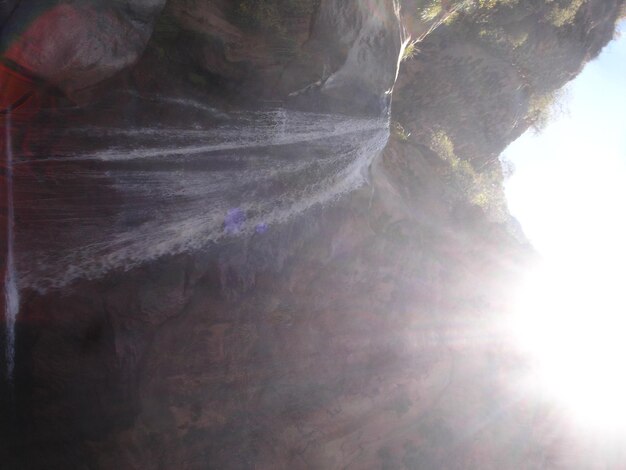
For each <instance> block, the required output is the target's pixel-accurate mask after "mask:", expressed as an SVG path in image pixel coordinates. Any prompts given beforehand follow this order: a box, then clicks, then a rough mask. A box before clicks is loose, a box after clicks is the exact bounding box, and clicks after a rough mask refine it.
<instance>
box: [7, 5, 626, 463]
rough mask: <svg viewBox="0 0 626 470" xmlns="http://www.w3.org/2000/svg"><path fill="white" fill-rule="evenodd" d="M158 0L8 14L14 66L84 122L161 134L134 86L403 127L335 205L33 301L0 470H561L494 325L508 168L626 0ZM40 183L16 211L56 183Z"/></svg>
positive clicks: (34, 143)
mask: <svg viewBox="0 0 626 470" xmlns="http://www.w3.org/2000/svg"><path fill="white" fill-rule="evenodd" d="M163 3H164V2H161V1H131V0H127V1H124V2H122V1H118V2H106V3H104V2H99V1H92V2H87V1H84V2H81V1H74V2H65V1H55V2H48V3H45V4H44V3H41V6H42V9H40V10H37V9H34V8H32V7H29V6H27V5H28V2H19V1H18V2H3V3H2V4H1V5H2V6H1V8H0V20H1V21H2V25H3V26H2V38H3V51H4V56H3V58H4V59H9V62H6V63H8V65H7V67H10V70H12V72H13V73H15V72H16V70H15V65H14V64H15V63H17V64H18V65H20V66H21V67H23V68H24V69H27V70H28V71H29V72H31V73H32V74H33V75H34V76H36V78H37V79H39V80H43V81H44V82H45V83H46V86H48V85H49V86H50V87H51V88H54V89H55V91H54V93H55V96H57V98H56V99H58V100H59V102H58V103H57V104H56V106H62V105H63V104H64V103H65V105H66V106H70V104H71V102H72V101H73V102H79V103H80V104H81V105H82V106H79V107H78V109H75V108H74V105H72V106H71V109H70V111H71V112H72V113H78V114H70V115H71V116H73V117H72V119H76V121H75V122H81V123H88V124H90V125H96V124H98V125H100V124H102V123H103V122H104V123H106V124H111V123H113V124H117V123H118V122H117V121H116V118H115V115H116V114H119V115H124V116H126V117H127V116H131V118H129V119H131V121H130V122H131V123H134V125H136V124H137V123H138V122H140V123H141V122H145V121H146V120H147V121H150V120H156V119H157V116H156V114H157V113H152V112H146V111H143V112H142V111H141V110H138V109H137V107H136V105H137V103H139V102H142V101H141V100H139V99H134V98H132V99H131V98H129V96H131V97H137V96H140V97H142V99H143V100H147V101H150V100H151V99H153V97H154V96H163V95H167V96H168V97H170V98H171V99H172V100H174V101H171V102H169V103H173V102H180V100H183V99H188V100H191V99H193V100H196V101H194V102H197V100H200V101H201V102H202V103H203V106H206V107H208V106H215V107H216V108H220V109H221V110H222V111H226V112H231V111H233V110H235V109H240V108H245V107H247V108H251V107H252V108H258V107H262V106H264V105H266V104H267V102H268V101H269V102H271V103H272V104H274V105H275V104H276V103H277V102H279V103H280V104H281V105H285V106H290V107H295V108H298V109H305V110H309V111H318V112H319V111H332V112H341V113H347V114H354V115H364V114H381V113H383V114H384V113H390V119H391V121H392V127H391V129H392V136H391V138H390V139H389V143H388V145H387V147H386V148H385V150H384V152H383V153H382V154H381V155H380V156H378V157H377V158H376V159H375V160H374V162H373V163H372V165H371V167H370V169H369V172H368V174H367V175H365V176H366V179H367V181H368V183H367V184H366V185H364V186H363V187H361V188H360V189H358V190H356V191H353V192H351V193H350V194H349V195H346V196H343V197H341V198H339V199H338V200H335V201H333V203H332V204H327V205H323V206H316V207H314V208H313V209H311V210H309V211H307V212H306V213H305V214H304V215H301V216H299V217H297V218H294V219H293V220H289V221H286V222H284V223H282V224H276V225H275V226H271V227H268V228H267V230H266V229H265V228H264V229H263V230H260V231H257V232H256V233H255V234H254V235H253V236H251V237H230V238H226V239H224V240H221V241H220V242H219V243H215V244H210V246H206V247H203V248H202V249H200V250H194V251H193V252H187V253H183V254H178V255H175V256H163V257H161V258H159V259H157V260H156V261H151V262H149V263H146V264H143V265H141V266H139V267H135V268H133V269H130V270H128V271H121V270H118V271H110V272H108V273H107V274H106V275H105V276H103V277H101V278H98V279H91V280H88V279H83V280H79V281H77V282H75V283H73V284H72V285H71V286H69V287H67V288H64V289H62V290H54V289H52V290H49V291H47V292H44V293H41V292H37V291H34V290H29V289H24V291H23V292H22V293H21V295H22V298H21V306H20V314H19V320H18V325H17V351H16V369H15V377H14V383H13V384H12V385H11V384H9V383H5V384H4V385H3V388H2V394H1V396H0V397H1V398H2V400H1V408H2V411H1V414H0V417H1V418H2V424H1V425H0V426H1V427H2V429H1V432H2V434H3V436H4V438H3V439H2V443H3V444H2V445H3V447H0V461H1V462H2V464H3V468H15V469H44V468H45V469H57V468H58V469H66V468H88V469H91V468H93V469H111V468H118V469H152V468H154V469H178V468H181V469H206V468H215V469H227V468H228V469H249V468H259V469H280V468H284V469H299V468H303V469H304V468H314V469H334V468H353V469H370V468H371V469H375V468H381V469H396V468H398V469H402V468H407V469H413V468H427V469H439V468H441V469H444V468H446V469H455V468H458V469H461V468H463V469H474V468H475V469H479V468H480V469H489V468H493V469H506V468H511V469H513V468H558V467H557V466H556V465H557V463H553V460H554V459H556V460H558V458H559V455H560V454H562V453H563V452H567V451H568V450H567V449H565V448H563V447H562V446H563V440H562V439H561V440H559V438H561V437H562V436H559V435H558V433H557V432H555V429H558V420H557V419H556V418H554V416H553V415H552V414H551V413H550V410H547V409H545V408H544V407H543V406H542V405H538V404H536V403H533V402H532V400H530V399H528V397H524V396H520V395H519V391H518V390H516V383H517V382H516V380H517V377H518V375H517V374H518V373H519V372H520V371H521V370H523V368H524V364H523V361H521V360H520V359H519V358H518V357H516V356H515V355H514V354H512V353H511V352H510V351H509V350H508V349H507V346H506V342H505V339H504V338H503V337H502V335H501V332H500V331H499V330H498V317H499V315H501V314H502V313H503V312H504V311H505V310H506V303H507V299H508V298H509V293H510V290H511V289H512V286H513V285H514V281H515V279H516V278H517V277H518V276H519V275H520V272H522V270H523V269H524V267H525V266H527V265H528V264H530V263H532V260H533V257H534V254H533V250H532V248H531V247H529V246H528V244H527V243H526V242H525V241H524V238H523V235H522V234H520V233H519V231H518V230H515V222H514V221H513V220H511V218H510V216H509V215H508V213H507V211H506V207H505V205H504V203H503V200H502V187H501V184H502V171H501V169H500V163H499V161H498V158H497V157H498V155H499V154H500V153H501V151H502V150H503V149H504V148H505V146H506V145H507V144H508V143H510V142H511V141H512V140H514V139H515V138H517V137H518V136H519V135H521V134H522V133H523V132H524V131H525V130H526V129H528V128H529V126H531V125H533V123H534V122H535V121H536V120H537V119H538V111H537V109H536V107H537V106H536V103H537V102H540V101H541V99H540V98H542V97H544V96H547V95H550V94H551V93H553V92H554V91H555V90H557V89H558V88H560V87H561V86H563V85H564V84H565V83H566V82H567V81H568V80H570V79H571V78H573V77H574V76H575V75H576V73H578V72H579V71H580V70H581V67H582V66H583V65H584V64H585V63H586V61H588V60H590V59H591V58H593V57H594V56H595V55H597V54H598V52H599V51H600V50H601V48H602V47H603V46H604V45H605V44H606V43H607V42H608V41H609V40H610V39H611V37H612V34H613V30H614V27H615V22H616V19H617V17H618V15H619V11H620V8H621V5H622V3H623V2H622V1H621V0H620V1H618V0H587V1H586V2H580V3H581V6H579V8H577V9H575V11H574V12H573V13H572V15H571V17H567V21H566V22H564V23H561V20H560V17H558V18H557V17H555V16H554V14H555V11H557V10H555V9H554V7H555V5H554V2H525V1H524V0H519V1H508V2H507V1H493V2H483V1H480V2H475V3H476V4H474V3H473V2H464V3H463V5H461V6H463V8H460V5H459V4H457V3H455V2H445V1H441V2H430V3H428V2H421V1H417V0H416V1H408V0H407V1H405V2H401V3H402V4H400V3H396V2H394V1H391V0H367V1H357V0H350V1H346V0H343V1H342V0H320V1H295V0H292V1H288V0H265V1H260V0H258V1H253V0H242V1H237V2H229V1H222V0H215V1H211V0H195V1H192V0H169V1H168V2H167V4H166V5H165V6H164V5H163ZM557 3H558V4H559V5H560V6H561V7H563V8H564V6H563V5H565V3H567V2H564V1H563V2H557ZM570 3H572V2H570ZM15 4H17V6H15ZM561 4H563V5H561ZM485 5H487V6H485ZM44 6H45V8H44ZM162 8H163V10H162V12H161V9H162ZM558 11H561V10H558ZM159 12H161V13H160V14H159ZM153 30H154V33H152V31H153ZM410 38H414V39H419V42H417V43H415V44H414V46H413V47H415V48H416V51H415V52H414V55H412V56H411V54H407V53H406V52H404V56H405V57H404V59H405V60H404V61H402V62H400V57H399V56H400V55H401V54H403V51H406V48H405V46H406V45H407V44H408V41H409V40H410ZM44 44H45V47H43V46H44ZM42 47H43V49H42ZM19 71H20V69H18V70H17V73H19ZM16 80H17V81H19V80H21V79H18V78H15V76H14V75H11V77H9V75H8V73H7V74H4V75H2V76H1V77H0V90H3V92H4V96H9V92H10V93H14V94H15V96H16V97H18V98H19V96H18V95H20V94H21V93H22V92H23V90H24V89H27V88H28V86H30V85H27V84H25V83H26V82H24V81H19V86H18V85H16ZM25 87H26V88H25ZM51 88H49V87H48V88H45V89H44V90H43V91H42V90H41V89H39V91H38V93H44V94H45V93H52V92H51V91H50V89H51ZM15 90H18V91H15ZM120 91H123V92H124V93H119V92H120ZM59 95H61V96H59ZM11 96H13V95H11ZM20 96H21V95H20ZM29 96H30V95H29ZM392 97H393V98H392ZM102 100H105V103H106V108H107V110H108V111H110V109H113V110H114V112H113V115H114V116H113V117H112V116H111V114H110V113H105V114H104V117H103V115H102V113H100V111H98V110H100V109H101V106H100V107H99V105H101V103H102ZM176 100H178V101H176ZM6 101H7V103H8V104H6V107H9V105H14V104H15V103H17V101H15V100H8V99H7V100H6ZM3 103H4V101H3ZM28 103H29V102H26V104H27V105H28ZM59 103H60V104H59ZM89 103H91V104H89ZM30 106H31V108H33V109H31V110H30V111H28V112H26V111H25V110H24V109H20V112H22V113H23V116H24V118H23V119H17V118H19V113H18V116H17V118H16V123H15V127H14V131H13V132H14V133H15V140H16V146H17V147H19V148H20V151H21V152H22V154H23V156H26V157H28V158H32V159H41V158H42V157H45V156H48V154H49V153H51V154H54V152H60V151H62V149H63V148H64V147H66V146H71V145H86V146H89V145H90V142H87V143H86V144H85V142H84V141H83V140H81V139H79V138H77V137H75V136H72V135H71V134H68V133H59V131H58V127H56V125H57V124H58V122H54V119H50V115H49V114H45V113H44V114H41V113H40V112H39V110H38V107H37V106H38V104H37V103H34V102H33V103H31V104H30ZM172 107H173V105H172ZM15 108H16V109H15V111H17V109H18V107H15ZM148 109H152V108H148ZM155 109H159V113H163V115H165V116H166V122H170V123H178V124H179V125H180V123H181V122H184V123H186V120H189V121H190V122H193V117H195V115H194V114H193V112H192V111H190V110H189V109H188V108H185V109H186V110H185V112H184V113H177V112H176V111H175V110H168V111H162V109H161V108H155ZM64 112H67V110H65V111H64ZM33 115H34V116H35V117H32V116H33ZM60 115H62V116H64V114H60ZM53 116H54V115H53ZM158 117H159V118H162V117H163V116H162V115H159V116H158ZM132 119H136V121H132ZM215 119H219V117H217V118H215ZM3 122H4V123H6V119H5V121H3ZM72 122H74V121H72ZM121 122H122V124H123V125H126V124H125V121H123V120H121ZM5 140H6V139H5ZM5 144H6V142H5V141H4V140H3V145H5ZM94 165H95V164H94ZM118 165H120V166H123V165H124V163H118ZM127 165H129V164H127ZM129 167H131V165H129ZM37 168H39V169H35V170H33V175H34V176H33V177H32V178H31V177H30V176H29V178H28V179H26V178H24V181H28V182H29V183H28V184H31V185H33V186H32V187H31V188H29V187H24V188H21V190H20V191H21V193H18V197H20V196H19V195H20V194H21V197H23V198H24V199H23V200H24V201H29V199H28V197H29V196H28V195H29V194H30V192H29V191H31V190H32V191H34V190H33V189H32V188H34V187H37V189H38V190H39V191H41V194H44V195H49V194H52V193H53V192H54V191H60V190H59V189H58V186H59V184H58V182H57V180H54V181H53V182H52V183H50V180H49V179H46V178H47V177H46V171H47V170H46V168H47V167H46V166H45V165H42V166H40V167H37ZM67 169H68V171H76V172H79V173H80V172H81V171H87V170H89V169H91V167H89V166H71V165H70V164H69V163H68V167H67ZM131 169H132V167H131ZM22 171H26V170H22ZM59 181H61V179H60V178H59ZM44 183H45V184H44ZM46 185H47V186H46ZM44 186H45V187H44ZM42 187H43V189H42ZM2 190H3V191H4V190H5V189H4V186H3V188H2ZM114 202H115V201H113V203H114ZM42 203H44V202H42V201H32V202H31V206H32V207H31V211H30V212H29V211H26V212H24V213H23V214H22V216H21V217H22V218H21V219H20V214H18V216H17V219H16V221H15V223H16V225H17V226H19V224H25V225H27V224H28V223H29V219H28V217H29V216H32V215H33V214H35V215H36V211H37V210H36V205H37V204H42ZM88 205H89V204H88V203H87V204H86V205H85V208H84V211H85V213H87V214H89V216H90V217H92V216H93V214H91V212H90V211H89V207H88ZM26 206H27V204H26V203H24V207H26ZM107 207H108V206H107ZM132 223H133V221H129V222H128V224H129V225H130V224H132ZM6 224H7V222H6V218H3V226H6ZM43 230H45V227H42V231H43ZM3 243H4V241H3ZM33 262H36V260H33ZM3 264H4V262H3ZM3 349H4V348H3ZM551 466H552V467H551Z"/></svg>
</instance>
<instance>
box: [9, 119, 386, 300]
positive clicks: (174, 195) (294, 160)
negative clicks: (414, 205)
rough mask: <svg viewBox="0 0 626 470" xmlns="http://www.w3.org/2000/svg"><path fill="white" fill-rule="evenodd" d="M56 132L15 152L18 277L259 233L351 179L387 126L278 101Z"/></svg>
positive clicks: (131, 262)
mask: <svg viewBox="0 0 626 470" xmlns="http://www.w3.org/2000/svg"><path fill="white" fill-rule="evenodd" d="M207 121H208V118H207ZM63 132H64V137H63V139H62V145H60V146H59V145H58V146H57V148H56V150H54V152H53V154H49V155H43V156H41V155H40V156H38V157H40V158H38V159H33V158H32V157H28V156H24V155H16V156H15V158H16V162H15V163H16V171H15V190H16V200H17V203H16V211H17V213H18V214H19V217H20V223H19V224H18V226H17V227H16V231H17V235H18V237H17V239H18V246H17V249H16V253H17V263H18V265H19V267H20V270H19V273H18V277H19V286H20V288H32V289H36V290H39V291H46V290H48V289H50V288H61V287H63V286H66V285H68V284H69V283H71V282H73V281H75V280H77V279H80V278H88V279H94V278H98V277H100V276H102V275H104V274H105V273H107V272H109V271H111V270H128V269H130V268H133V267H135V266H137V265H139V264H141V263H144V262H147V261H151V260H155V259H157V258H159V257H162V256H165V255H172V254H179V253H183V252H187V251H191V250H196V249H201V248H203V247H205V246H207V245H209V244H212V243H218V242H219V241H221V240H222V239H224V238H228V237H244V236H259V234H262V233H265V232H266V231H267V230H268V229H269V228H271V227H272V226H275V225H280V224H282V223H284V222H287V221H289V220H291V219H293V217H295V216H297V215H298V214H301V213H303V212H304V211H306V210H308V209H310V208H312V207H314V206H319V205H323V204H327V203H329V202H331V201H332V200H334V199H336V198H338V197H339V196H341V195H342V194H345V193H347V192H349V191H351V190H353V189H355V188H357V187H358V186H359V185H361V184H362V183H363V182H364V175H365V174H366V170H367V168H368V167H369V165H370V163H371V162H372V160H373V159H374V157H375V156H376V155H378V154H379V153H380V152H381V151H382V149H383V148H384V146H385V145H386V142H387V139H388V137H389V129H388V122H387V120H386V119H378V118H355V117H348V116H341V115H330V114H316V113H304V112H297V111H290V110H284V109H282V110H278V111H262V112H261V111H259V112H239V113H233V114H231V115H230V116H229V117H228V118H227V119H222V120H221V121H218V122H217V123H216V122H215V120H213V121H211V124H210V125H202V124H197V123H196V124H193V125H185V126H180V125H179V126H177V127H172V126H168V125H150V126H143V127H135V126H117V127H111V126H100V125H92V126H82V127H71V126H70V127H68V128H67V129H65V130H64V131H63ZM80 139H83V141H85V142H88V145H89V149H88V150H86V149H85V146H81V145H76V147H73V146H74V144H72V143H71V142H76V141H80ZM68 142H69V143H68ZM77 149H80V150H77Z"/></svg>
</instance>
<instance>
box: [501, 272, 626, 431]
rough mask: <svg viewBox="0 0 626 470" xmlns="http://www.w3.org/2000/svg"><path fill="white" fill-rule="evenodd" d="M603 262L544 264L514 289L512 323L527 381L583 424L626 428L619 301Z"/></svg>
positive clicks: (623, 324) (625, 325)
mask: <svg viewBox="0 0 626 470" xmlns="http://www.w3.org/2000/svg"><path fill="white" fill-rule="evenodd" d="M618 278H619V276H618V273H617V272H615V270H614V269H613V268H611V266H610V265H609V263H606V264H605V266H602V267H600V266H597V265H594V264H592V263H586V264H579V265H577V266H575V267H574V266H572V265H571V264H570V265H565V264H563V265H561V267H556V266H554V265H551V266H543V267H542V268H541V269H538V270H536V271H535V272H533V273H530V274H529V276H528V278H527V279H526V282H525V283H524V285H523V287H522V288H521V289H520V291H519V294H518V295H519V297H518V299H517V306H516V309H515V314H514V317H513V322H512V324H511V327H512V332H513V337H514V339H515V341H516V342H517V346H518V347H519V348H520V349H521V350H522V352H523V353H524V354H525V355H526V357H527V358H528V359H529V360H530V362H531V365H532V367H531V371H532V373H531V376H530V380H529V382H530V383H529V385H530V386H531V387H532V388H533V389H534V390H535V391H537V392H538V393H540V394H541V395H542V396H543V397H545V398H548V399H549V400H552V401H554V402H555V403H556V404H558V405H560V406H562V407H564V408H565V409H566V411H567V413H568V415H569V416H570V417H571V418H572V419H573V420H574V421H575V422H576V424H578V425H580V426H581V427H583V428H584V429H587V430H589V431H593V432H594V433H598V432H602V433H605V432H606V433H612V434H616V433H619V434H620V435H624V433H626V403H625V402H624V396H626V376H625V375H624V374H623V371H624V363H623V361H624V358H625V357H626V341H624V331H625V330H626V318H625V317H624V312H625V311H626V309H625V308H624V307H625V301H624V298H623V295H622V292H621V291H620V290H619V288H618V286H617V285H615V284H616V283H614V284H613V283H611V282H607V279H618Z"/></svg>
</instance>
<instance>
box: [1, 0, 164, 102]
mask: <svg viewBox="0 0 626 470" xmlns="http://www.w3.org/2000/svg"><path fill="white" fill-rule="evenodd" d="M17 3H18V4H17V5H16V6H14V8H13V9H12V12H11V14H10V17H8V19H7V21H6V24H5V25H4V26H3V28H2V36H1V44H2V51H3V56H4V57H5V58H7V59H10V60H12V61H14V62H16V63H18V64H20V65H21V66H22V67H25V68H26V69H28V70H29V71H30V72H31V73H33V74H34V75H36V76H38V77H39V78H41V79H44V80H45V81H46V82H48V83H49V84H52V85H54V86H56V87H58V88H59V89H60V90H62V91H63V92H64V93H65V94H66V95H68V96H70V97H73V98H78V97H79V94H80V92H81V91H82V90H84V89H86V88H89V87H92V86H93V85H95V84H97V83H99V82H101V81H102V80H104V79H106V78H108V77H111V76H113V75H114V74H115V73H117V72H119V71H120V70H122V69H124V68H126V67H128V66H129V65H132V64H133V63H135V62H136V61H137V59H138V58H139V56H140V54H141V53H142V52H143V49H144V47H145V45H146V43H147V42H148V39H149V38H150V35H151V33H152V22H153V20H154V18H155V17H156V15H157V14H158V13H159V12H160V10H161V9H162V7H163V5H164V4H165V0H138V1H132V0H124V1H123V0H118V1H114V2H107V1H102V2H86V1H83V2H63V1H56V0H47V1H43V2H38V3H37V5H36V6H34V5H32V4H31V3H29V2H17ZM7 11H8V9H7ZM5 16H6V15H5Z"/></svg>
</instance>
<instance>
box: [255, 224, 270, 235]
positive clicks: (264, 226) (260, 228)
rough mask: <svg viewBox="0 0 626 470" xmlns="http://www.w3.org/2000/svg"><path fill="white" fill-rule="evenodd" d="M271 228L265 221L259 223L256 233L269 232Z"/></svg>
mask: <svg viewBox="0 0 626 470" xmlns="http://www.w3.org/2000/svg"><path fill="white" fill-rule="evenodd" d="M268 229H269V227H268V226H267V224H265V223H263V224H259V225H257V226H256V233H258V234H262V233H265V232H267V230H268Z"/></svg>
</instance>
